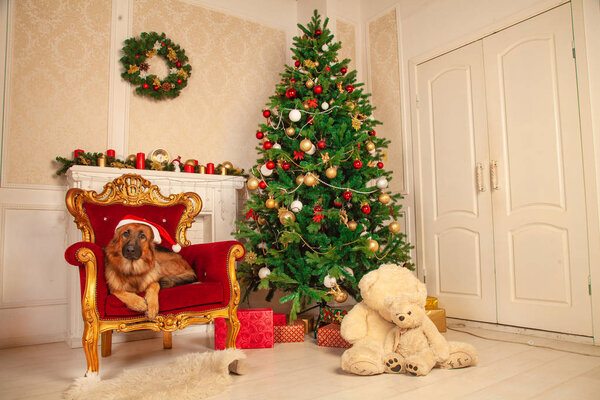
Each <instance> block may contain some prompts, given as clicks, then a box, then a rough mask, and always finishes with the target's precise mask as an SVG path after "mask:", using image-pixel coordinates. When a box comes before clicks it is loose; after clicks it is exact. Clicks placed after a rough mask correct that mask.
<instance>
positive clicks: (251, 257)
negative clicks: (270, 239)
mask: <svg viewBox="0 0 600 400" xmlns="http://www.w3.org/2000/svg"><path fill="white" fill-rule="evenodd" d="M256 257H258V255H257V254H256V253H255V252H253V251H249V252H247V253H246V257H244V262H245V263H246V264H250V265H252V264H254V263H256Z"/></svg>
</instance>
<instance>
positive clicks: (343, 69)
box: [340, 67, 348, 75]
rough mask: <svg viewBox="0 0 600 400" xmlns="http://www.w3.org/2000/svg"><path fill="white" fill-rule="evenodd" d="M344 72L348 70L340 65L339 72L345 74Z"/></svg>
mask: <svg viewBox="0 0 600 400" xmlns="http://www.w3.org/2000/svg"><path fill="white" fill-rule="evenodd" d="M346 72H348V70H347V69H346V67H342V68H341V69H340V73H341V74H342V75H346Z"/></svg>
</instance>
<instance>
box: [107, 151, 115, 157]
mask: <svg viewBox="0 0 600 400" xmlns="http://www.w3.org/2000/svg"><path fill="white" fill-rule="evenodd" d="M106 156H107V157H114V156H115V151H114V150H112V149H109V150H106Z"/></svg>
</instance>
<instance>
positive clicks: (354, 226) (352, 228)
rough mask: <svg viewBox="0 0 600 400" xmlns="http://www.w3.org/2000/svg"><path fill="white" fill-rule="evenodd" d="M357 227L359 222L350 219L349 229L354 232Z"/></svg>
mask: <svg viewBox="0 0 600 400" xmlns="http://www.w3.org/2000/svg"><path fill="white" fill-rule="evenodd" d="M357 227H358V224H357V223H356V221H348V229H350V230H351V231H352V232H354V231H355V230H356V228H357Z"/></svg>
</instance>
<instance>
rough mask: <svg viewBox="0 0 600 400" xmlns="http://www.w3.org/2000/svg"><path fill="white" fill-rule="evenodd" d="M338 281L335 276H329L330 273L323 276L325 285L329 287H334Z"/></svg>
mask: <svg viewBox="0 0 600 400" xmlns="http://www.w3.org/2000/svg"><path fill="white" fill-rule="evenodd" d="M336 283H337V280H336V279H335V278H334V277H333V276H329V274H328V275H327V276H326V277H325V278H323V286H325V287H326V288H328V289H331V288H332V287H334V286H335V284H336Z"/></svg>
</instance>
